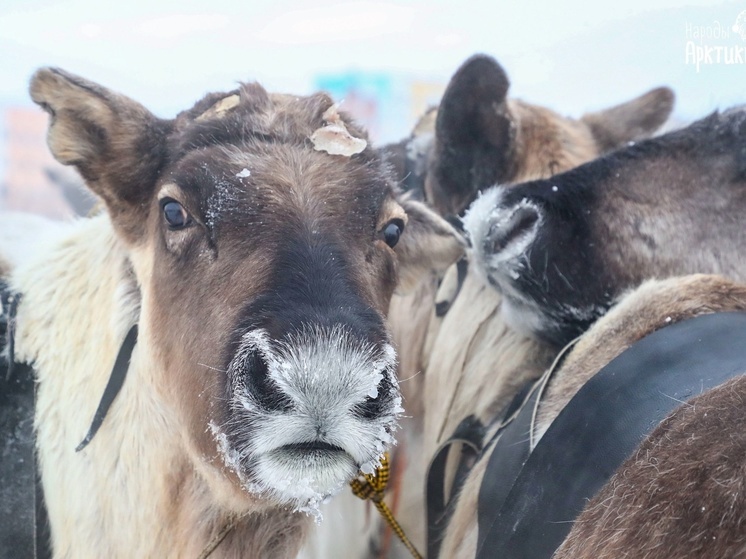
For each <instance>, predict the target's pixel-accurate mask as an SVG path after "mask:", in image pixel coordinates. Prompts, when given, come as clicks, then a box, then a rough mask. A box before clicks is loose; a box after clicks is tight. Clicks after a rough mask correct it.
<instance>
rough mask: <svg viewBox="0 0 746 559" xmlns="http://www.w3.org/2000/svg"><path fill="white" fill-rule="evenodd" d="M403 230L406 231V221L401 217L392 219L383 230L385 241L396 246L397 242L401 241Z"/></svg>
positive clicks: (392, 246) (391, 245)
mask: <svg viewBox="0 0 746 559" xmlns="http://www.w3.org/2000/svg"><path fill="white" fill-rule="evenodd" d="M402 231H404V222H403V221H402V220H401V219H392V220H391V221H389V222H388V223H387V224H386V226H385V227H384V228H383V229H382V230H381V232H382V233H383V240H384V242H385V243H386V244H387V245H389V246H390V247H391V248H394V247H395V246H396V243H398V242H399V237H401V234H402Z"/></svg>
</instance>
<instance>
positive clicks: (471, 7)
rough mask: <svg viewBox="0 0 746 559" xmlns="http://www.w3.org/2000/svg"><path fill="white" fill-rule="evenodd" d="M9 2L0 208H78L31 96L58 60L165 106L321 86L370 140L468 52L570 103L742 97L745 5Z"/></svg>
mask: <svg viewBox="0 0 746 559" xmlns="http://www.w3.org/2000/svg"><path fill="white" fill-rule="evenodd" d="M682 4H683V2H681V1H675V0H624V1H623V2H597V3H589V2H586V1H585V0H565V1H563V2H559V1H546V2H536V1H533V2H532V1H524V2H520V3H518V2H510V3H509V2H497V1H495V0H469V1H465V0H462V1H460V2H456V1H449V2H445V1H439V0H426V1H424V0H423V1H418V0H413V1H410V2H406V1H387V2H377V1H361V2H339V1H336V2H335V1H325V0H315V1H306V2H301V1H300V0H271V1H269V0H248V1H244V2H236V1H222V0H212V1H211V2H201V3H199V4H198V3H196V2H192V3H190V2H188V1H184V0H180V1H178V2H177V1H174V0H158V1H153V0H130V1H129V2H122V3H117V4H109V3H104V2H100V1H98V0H96V1H91V0H67V1H51V0H3V2H2V4H0V209H12V210H24V211H34V212H37V213H41V214H44V215H47V216H50V217H54V218H67V217H69V216H72V215H74V214H76V213H78V214H80V213H83V214H84V213H86V212H87V211H88V208H89V207H90V204H91V201H90V200H89V199H87V197H86V195H85V194H84V193H83V191H82V190H81V188H80V183H79V179H78V177H77V176H76V175H75V173H74V172H73V171H72V170H70V169H68V168H64V167H61V166H59V165H57V164H56V163H55V162H54V161H53V160H52V159H51V157H50V156H49V155H48V152H47V149H46V145H45V140H44V136H45V133H46V126H47V117H46V115H45V114H44V113H43V112H42V111H41V110H39V109H38V108H36V107H35V106H34V105H33V104H32V103H31V102H30V100H29V99H28V95H27V92H26V88H27V83H28V79H29V77H30V76H31V74H32V73H33V71H34V70H35V69H36V68H37V67H39V66H60V67H62V68H65V69H67V70H69V71H72V72H74V73H77V74H80V75H82V76H84V77H86V78H89V79H91V80H94V81H97V82H99V83H101V84H102V85H105V86H107V87H109V88H111V89H114V90H117V91H119V92H121V93H124V94H126V95H128V96H130V97H132V98H134V99H136V100H138V101H140V102H141V103H143V104H144V105H145V106H147V107H148V108H149V109H151V110H152V111H153V112H154V113H156V114H157V115H158V116H161V117H172V116H174V115H175V114H176V113H177V112H178V111H180V110H182V109H186V108H188V107H190V106H191V105H192V104H193V102H194V101H196V100H197V99H199V98H200V97H201V96H202V95H203V94H204V93H206V92H208V91H224V90H229V89H232V88H233V87H235V84H236V82H238V81H251V80H258V81H260V82H261V83H262V84H263V85H264V86H265V87H266V88H267V89H269V90H274V91H282V92H292V93H298V94H306V93H310V92H312V91H314V90H318V89H323V90H326V91H328V92H329V93H331V94H332V95H333V96H334V97H335V98H336V99H337V100H338V101H341V102H342V105H341V106H342V108H343V109H345V110H347V111H348V112H350V113H352V114H353V115H354V116H355V117H356V118H357V119H358V120H359V121H360V122H361V123H363V124H365V125H366V126H367V127H368V129H369V131H370V132H371V136H372V138H373V140H374V142H376V143H377V144H382V143H386V142H390V141H396V140H398V139H401V138H403V137H405V136H407V135H408V134H409V132H410V130H411V128H412V126H413V125H414V123H415V121H416V119H417V117H418V116H419V115H420V114H421V113H422V112H423V111H424V110H425V109H426V108H427V107H428V106H430V105H433V104H437V102H438V100H439V98H440V95H441V94H442V92H443V89H444V88H445V86H446V84H447V83H448V79H449V78H450V76H451V74H452V73H453V72H454V71H455V70H456V68H458V66H459V65H460V64H461V63H462V62H463V61H464V60H465V59H466V58H467V57H469V56H470V55H472V54H474V53H476V52H483V53H487V54H490V55H492V56H494V57H495V58H496V59H497V60H498V61H499V62H500V63H501V64H502V65H503V67H504V68H505V69H506V71H507V73H508V76H509V77H510V80H511V95H512V96H514V97H519V98H522V99H525V100H527V101H531V102H533V103H538V104H542V105H545V106H548V107H550V108H553V109H554V110H556V111H558V112H560V113H562V114H567V115H571V116H580V115H581V114H582V113H584V112H586V111H590V110H597V109H600V108H604V107H606V106H610V105H613V104H616V103H620V102H623V101H626V100H627V99H629V98H632V97H634V96H636V95H639V94H641V93H643V92H644V91H646V90H648V89H650V88H652V87H654V86H658V85H669V86H671V87H672V88H673V89H674V90H675V91H676V94H677V102H676V109H675V117H674V120H675V122H677V123H680V124H684V123H687V122H689V121H691V120H694V119H697V118H699V117H701V116H704V115H705V114H707V113H709V112H711V111H713V110H715V109H718V108H727V107H729V106H732V105H735V104H740V103H743V102H745V101H746V90H745V88H744V85H745V84H746V52H745V51H746V4H744V3H743V2H742V1H741V2H722V1H720V2H718V1H709V0H688V1H687V2H686V6H683V5H682Z"/></svg>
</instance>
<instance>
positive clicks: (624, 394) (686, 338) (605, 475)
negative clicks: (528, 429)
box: [477, 312, 746, 559]
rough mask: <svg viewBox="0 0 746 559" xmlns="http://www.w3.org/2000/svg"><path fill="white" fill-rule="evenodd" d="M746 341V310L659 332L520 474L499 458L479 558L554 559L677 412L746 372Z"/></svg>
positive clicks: (611, 370) (626, 357)
mask: <svg viewBox="0 0 746 559" xmlns="http://www.w3.org/2000/svg"><path fill="white" fill-rule="evenodd" d="M745 338H746V313H742V312H738V313H736V312H726V313H716V314H710V315H705V316H700V317H697V318H693V319H690V320H687V321H685V322H681V323H677V324H674V325H671V326H668V327H666V328H663V329H661V330H658V331H657V332H654V333H653V334H650V335H649V336H647V337H645V338H643V339H642V340H640V341H639V342H637V343H635V344H634V345H633V346H632V347H630V348H629V349H627V350H626V351H624V352H623V353H622V354H621V355H619V356H618V357H616V358H615V359H614V360H612V361H611V362H610V363H609V364H608V365H606V366H605V367H604V368H603V369H602V370H601V371H599V372H598V373H597V374H596V375H595V376H594V377H593V378H592V379H591V380H590V381H588V382H587V383H586V384H585V385H584V386H583V387H582V388H581V389H580V391H579V392H578V393H577V394H576V395H575V397H574V398H573V399H572V400H571V401H570V402H569V403H568V405H567V406H566V407H565V408H564V409H563V410H562V412H561V413H560V414H559V416H558V417H557V418H556V419H555V420H554V422H553V423H552V425H551V426H550V428H549V429H548V431H547V432H546V434H545V435H544V436H543V437H542V439H541V441H539V443H538V445H537V446H536V448H535V449H534V450H533V452H532V453H531V454H530V456H529V457H528V459H527V460H526V462H525V465H524V466H523V468H522V469H521V470H520V472H519V473H518V474H517V476H515V475H512V473H509V472H508V473H506V472H505V471H501V470H500V469H499V467H498V466H495V464H500V463H501V462H502V461H503V458H502V457H500V456H498V454H500V453H499V452H493V453H492V455H491V457H490V459H489V460H490V462H489V463H488V466H487V473H486V474H485V480H489V481H488V482H487V485H484V484H483V486H482V488H481V490H480V495H479V514H480V518H479V537H478V547H477V559H487V558H492V557H509V558H511V559H529V558H530V559H539V558H549V557H551V556H552V554H553V553H554V551H555V550H556V549H557V547H559V545H560V544H561V543H562V541H563V540H564V538H565V537H566V536H567V534H568V533H569V531H570V529H571V528H572V523H573V521H574V520H575V518H576V517H577V515H578V514H579V513H580V511H581V510H582V509H583V507H584V506H585V504H586V503H587V501H588V499H590V498H591V497H593V495H595V493H596V492H597V491H598V490H599V489H600V488H601V487H602V486H603V485H604V484H605V483H606V482H607V481H608V480H609V478H610V477H611V475H612V474H613V473H614V472H615V471H616V470H617V468H619V466H620V465H621V464H622V462H623V461H624V460H625V459H626V458H627V457H629V456H630V455H631V454H632V452H633V451H634V449H635V448H636V447H637V446H638V445H639V444H640V443H641V442H642V441H643V440H644V438H645V437H646V436H647V434H648V433H650V432H651V431H652V430H653V429H654V428H655V427H656V426H657V425H658V424H659V423H660V422H661V421H662V420H663V419H665V417H666V416H667V415H668V414H669V413H670V412H672V411H673V410H674V409H675V408H676V407H678V406H679V405H681V403H682V402H686V401H687V400H689V399H690V398H693V397H694V396H697V395H699V394H701V393H703V392H705V391H707V390H709V389H711V388H714V387H715V386H717V385H719V384H722V383H723V382H725V381H726V380H728V379H730V378H733V377H736V376H740V375H741V374H743V373H744V372H746V344H745V343H744V339H745ZM503 437H505V434H503ZM525 439H526V440H528V433H525ZM510 476H512V480H511V479H505V480H500V481H499V485H500V486H501V487H504V485H509V491H508V493H507V495H506V496H505V498H499V497H498V498H494V497H493V496H492V495H491V494H490V492H489V490H488V488H489V487H490V484H494V479H495V478H496V477H497V478H501V477H504V478H509V477H510ZM501 491H502V489H501Z"/></svg>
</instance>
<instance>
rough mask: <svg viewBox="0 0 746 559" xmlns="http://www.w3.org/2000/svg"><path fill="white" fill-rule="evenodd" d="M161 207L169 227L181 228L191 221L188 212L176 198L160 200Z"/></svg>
mask: <svg viewBox="0 0 746 559" xmlns="http://www.w3.org/2000/svg"><path fill="white" fill-rule="evenodd" d="M161 208H162V210H163V217H164V219H165V220H166V223H168V226H169V227H170V228H171V229H182V228H184V227H186V226H187V225H189V222H190V221H191V220H190V218H189V214H188V213H187V211H186V210H185V209H184V206H182V205H181V204H179V203H178V202H177V201H176V200H171V199H169V198H166V199H164V200H163V201H162V202H161Z"/></svg>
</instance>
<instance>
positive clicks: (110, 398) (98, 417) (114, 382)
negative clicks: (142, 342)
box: [75, 324, 137, 452]
mask: <svg viewBox="0 0 746 559" xmlns="http://www.w3.org/2000/svg"><path fill="white" fill-rule="evenodd" d="M135 344H137V324H135V325H134V326H132V328H130V330H129V332H127V335H126V336H125V338H124V341H123V342H122V346H121V347H120V348H119V353H118V354H117V358H116V361H114V367H113V368H112V370H111V375H109V380H108V382H107V383H106V388H104V393H103V394H102V395H101V401H100V402H99V403H98V407H97V408H96V413H94V414H93V421H92V422H91V426H90V427H89V429H88V433H87V434H86V436H85V438H84V439H83V440H82V441H81V442H80V444H79V445H78V446H77V447H75V452H80V451H81V450H83V449H84V448H85V447H86V446H88V443H90V442H91V439H93V437H94V436H95V435H96V433H98V430H99V428H100V427H101V424H102V423H103V422H104V418H105V417H106V414H107V413H108V411H109V408H110V407H111V405H112V404H113V403H114V399H115V398H116V397H117V394H119V391H120V390H121V389H122V385H123V384H124V379H125V377H126V376H127V371H128V370H129V367H130V359H131V358H132V351H133V350H134V349H135Z"/></svg>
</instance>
